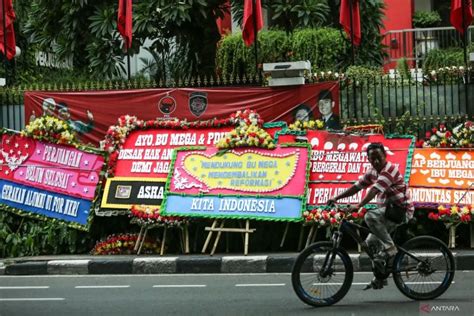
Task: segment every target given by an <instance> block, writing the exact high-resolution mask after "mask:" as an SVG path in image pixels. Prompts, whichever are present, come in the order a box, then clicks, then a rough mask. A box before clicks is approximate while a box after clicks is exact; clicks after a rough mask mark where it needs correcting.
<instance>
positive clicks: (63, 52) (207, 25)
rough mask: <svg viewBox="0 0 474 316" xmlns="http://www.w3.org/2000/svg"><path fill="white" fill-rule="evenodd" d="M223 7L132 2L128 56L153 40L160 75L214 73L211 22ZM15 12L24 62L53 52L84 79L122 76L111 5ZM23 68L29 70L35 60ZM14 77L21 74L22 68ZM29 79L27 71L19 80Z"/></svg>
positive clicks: (28, 6) (48, 1) (110, 1)
mask: <svg viewBox="0 0 474 316" xmlns="http://www.w3.org/2000/svg"><path fill="white" fill-rule="evenodd" d="M225 3H226V1H225V0H211V1H204V0H186V1H179V3H176V2H175V1H169V0H143V1H136V2H135V3H134V7H133V28H134V33H133V43H132V48H131V49H130V50H129V53H130V54H134V53H137V52H138V49H139V48H140V46H142V45H143V43H144V42H145V40H146V39H152V41H153V42H152V45H151V47H150V49H151V50H153V51H154V52H155V53H156V54H158V55H161V56H162V58H161V59H160V61H161V62H164V61H166V63H167V64H166V67H165V68H167V69H165V71H164V73H165V74H166V73H167V72H168V73H172V74H173V75H174V76H182V75H183V74H184V75H186V76H195V75H201V74H211V73H213V72H214V64H215V49H216V43H217V42H218V40H219V39H220V35H219V33H218V30H217V26H216V23H215V20H216V18H217V17H222V16H223V12H224V11H226V10H227V8H226V7H225V6H224V4H225ZM16 6H18V8H19V9H20V10H19V15H20V16H19V19H18V21H19V22H20V23H21V24H20V25H19V27H18V29H20V30H21V32H20V34H25V35H26V37H27V39H28V41H24V44H23V45H22V47H21V48H22V50H23V52H26V55H27V56H32V55H31V54H28V52H29V51H30V50H33V49H39V50H42V51H49V52H54V53H55V54H56V55H57V56H58V57H59V58H60V59H64V58H68V57H71V56H72V58H73V63H74V69H75V70H76V71H79V72H83V73H88V75H89V78H91V77H92V78H93V79H94V80H99V79H113V78H117V77H119V76H123V75H124V71H125V69H124V66H125V64H124V56H125V53H124V52H123V51H122V47H121V46H122V39H121V36H120V35H119V33H118V31H117V22H116V20H117V1H116V0H104V1H88V0H80V1H65V0H61V1H56V0H32V1H26V0H18V1H17V4H16ZM25 61H26V60H25ZM27 62H28V64H29V65H34V58H30V59H29V60H28V61H27ZM21 66H23V65H21ZM162 68H163V67H159V68H157V69H162ZM61 71H62V70H59V72H61ZM18 72H19V73H22V72H23V68H19V69H18ZM28 74H31V69H28V70H27V71H26V73H25V74H21V75H20V78H22V77H27V75H28ZM33 75H34V76H35V75H36V74H33ZM163 75H164V74H161V76H162V77H163Z"/></svg>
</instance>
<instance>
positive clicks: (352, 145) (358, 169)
mask: <svg viewBox="0 0 474 316" xmlns="http://www.w3.org/2000/svg"><path fill="white" fill-rule="evenodd" d="M306 137H307V141H308V143H310V144H311V147H312V152H311V158H310V185H309V188H310V191H309V193H308V203H309V204H310V205H311V204H325V203H326V202H327V200H328V199H329V198H330V197H333V196H335V195H337V194H339V193H340V192H342V191H344V189H346V188H348V187H349V186H351V185H352V184H353V183H354V182H356V181H357V180H358V179H359V178H360V177H362V175H363V174H364V173H365V172H366V171H367V170H368V168H370V166H371V165H370V163H369V161H368V160H367V154H366V150H367V146H368V145H369V144H370V143H374V142H381V143H383V144H384V145H385V151H386V153H387V160H388V161H390V162H392V163H394V164H396V165H398V168H399V170H400V173H401V174H402V175H404V174H405V170H406V169H407V166H408V167H409V166H410V165H409V164H408V163H410V162H407V157H408V154H409V152H410V150H411V148H412V145H413V140H412V138H386V137H385V136H384V135H364V136H361V135H347V134H336V133H328V132H326V131H308V133H307V136H306ZM282 139H283V138H282ZM407 164H408V165H407ZM365 193H366V192H365V191H361V192H359V196H357V195H356V196H354V197H353V198H348V199H346V200H345V201H342V203H354V204H355V203H358V202H360V199H361V198H363V196H364V195H365Z"/></svg>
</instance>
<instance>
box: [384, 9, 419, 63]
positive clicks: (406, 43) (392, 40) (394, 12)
mask: <svg viewBox="0 0 474 316" xmlns="http://www.w3.org/2000/svg"><path fill="white" fill-rule="evenodd" d="M414 1H415V0H385V5H386V9H385V19H384V24H385V28H384V30H382V34H387V36H386V38H385V39H384V44H385V45H387V46H389V48H388V53H389V55H390V57H391V58H392V59H393V58H400V57H403V56H407V57H411V56H409V55H410V54H411V52H412V51H413V37H412V33H408V34H406V35H405V36H402V35H401V33H396V32H390V31H394V30H403V29H411V28H412V17H413V11H414ZM387 32H388V33H387ZM411 66H412V65H411ZM393 68H396V62H392V63H389V64H386V65H385V70H388V69H393Z"/></svg>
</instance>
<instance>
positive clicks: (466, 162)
mask: <svg viewBox="0 0 474 316" xmlns="http://www.w3.org/2000/svg"><path fill="white" fill-rule="evenodd" d="M473 156H474V151H472V150H468V149H442V148H417V149H415V152H414V155H413V166H412V170H411V176H410V192H411V197H412V200H413V202H414V203H415V205H418V206H433V207H437V206H438V205H440V204H444V205H452V204H461V205H472V204H474V160H473V159H472V158H473Z"/></svg>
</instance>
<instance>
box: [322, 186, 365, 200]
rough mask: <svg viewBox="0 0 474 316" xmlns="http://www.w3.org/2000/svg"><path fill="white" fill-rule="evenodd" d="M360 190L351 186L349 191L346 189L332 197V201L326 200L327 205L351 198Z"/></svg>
mask: <svg viewBox="0 0 474 316" xmlns="http://www.w3.org/2000/svg"><path fill="white" fill-rule="evenodd" d="M360 190H361V189H360V188H359V187H358V186H356V185H353V186H351V187H350V188H349V189H347V190H346V191H344V192H342V193H341V194H339V195H337V196H335V197H333V198H332V199H329V200H328V205H331V204H334V203H336V201H337V200H340V199H343V198H346V197H349V196H352V195H354V194H356V193H357V192H359V191H360Z"/></svg>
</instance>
